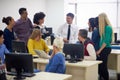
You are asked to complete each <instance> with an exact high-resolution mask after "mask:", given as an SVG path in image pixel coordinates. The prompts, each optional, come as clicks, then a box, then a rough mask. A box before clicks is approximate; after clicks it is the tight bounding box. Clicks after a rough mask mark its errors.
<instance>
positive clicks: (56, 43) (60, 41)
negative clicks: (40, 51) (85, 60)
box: [53, 37, 64, 51]
mask: <svg viewBox="0 0 120 80" xmlns="http://www.w3.org/2000/svg"><path fill="white" fill-rule="evenodd" d="M53 45H54V46H56V47H57V48H58V49H59V50H60V51H62V48H63V46H64V42H63V38H61V37H57V38H55V40H54V42H53Z"/></svg>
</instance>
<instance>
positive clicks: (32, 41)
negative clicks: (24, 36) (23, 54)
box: [27, 29, 50, 55]
mask: <svg viewBox="0 0 120 80" xmlns="http://www.w3.org/2000/svg"><path fill="white" fill-rule="evenodd" d="M27 47H28V51H29V53H30V54H32V55H36V53H35V51H34V49H37V50H43V51H45V52H46V53H49V51H50V49H49V48H48V46H47V44H46V43H45V41H44V40H43V39H42V38H41V32H40V30H39V29H34V30H33V32H32V34H31V36H30V38H29V40H28V44H27Z"/></svg>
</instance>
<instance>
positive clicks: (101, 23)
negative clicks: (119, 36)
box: [98, 13, 113, 37]
mask: <svg viewBox="0 0 120 80" xmlns="http://www.w3.org/2000/svg"><path fill="white" fill-rule="evenodd" d="M98 19H99V33H100V36H101V37H104V32H105V26H107V25H109V26H110V27H111V28H112V25H111V23H110V21H109V19H108V17H107V15H106V14H105V13H101V14H99V16H98ZM112 30H113V29H112ZM112 32H113V31H112ZM112 35H113V34H112Z"/></svg>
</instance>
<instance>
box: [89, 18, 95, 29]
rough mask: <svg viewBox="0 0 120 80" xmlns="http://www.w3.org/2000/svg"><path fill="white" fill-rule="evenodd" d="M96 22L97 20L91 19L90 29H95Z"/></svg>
mask: <svg viewBox="0 0 120 80" xmlns="http://www.w3.org/2000/svg"><path fill="white" fill-rule="evenodd" d="M94 21H95V18H90V19H89V23H90V27H93V28H94V27H95V23H94Z"/></svg>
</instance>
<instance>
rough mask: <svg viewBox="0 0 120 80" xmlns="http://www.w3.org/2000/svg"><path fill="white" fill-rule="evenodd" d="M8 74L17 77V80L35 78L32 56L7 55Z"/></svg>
mask: <svg viewBox="0 0 120 80" xmlns="http://www.w3.org/2000/svg"><path fill="white" fill-rule="evenodd" d="M5 62H6V69H7V73H8V74H10V75H15V76H16V77H15V78H14V79H15V80H21V79H24V78H25V76H30V75H31V76H33V75H34V74H33V58H32V55H30V54H12V53H10V54H5Z"/></svg>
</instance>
